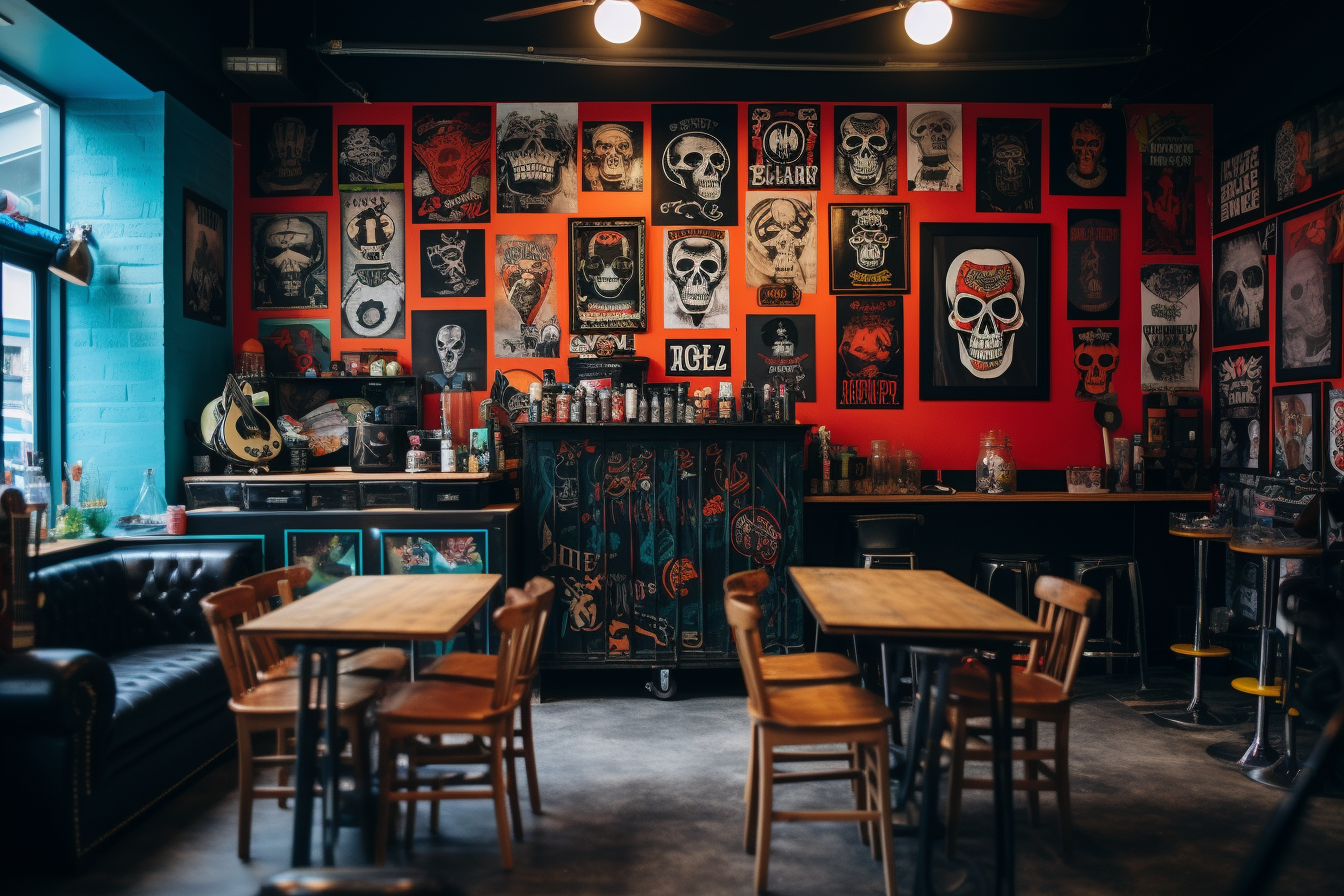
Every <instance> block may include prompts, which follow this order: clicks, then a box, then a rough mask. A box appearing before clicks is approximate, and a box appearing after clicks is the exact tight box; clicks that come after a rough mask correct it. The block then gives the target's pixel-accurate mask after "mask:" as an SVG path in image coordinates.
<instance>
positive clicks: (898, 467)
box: [891, 448, 921, 495]
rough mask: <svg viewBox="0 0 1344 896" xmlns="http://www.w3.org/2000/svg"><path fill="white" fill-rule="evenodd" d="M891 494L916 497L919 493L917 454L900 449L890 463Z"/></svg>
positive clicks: (916, 452) (906, 449) (907, 449)
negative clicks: (891, 468)
mask: <svg viewBox="0 0 1344 896" xmlns="http://www.w3.org/2000/svg"><path fill="white" fill-rule="evenodd" d="M892 467H893V470H892V476H891V479H892V492H891V493H892V494H896V495H917V494H919V491H920V485H921V482H920V470H919V452H918V451H911V450H910V449H909V448H902V449H900V450H898V451H897V452H896V457H895V458H894V459H893V461H892Z"/></svg>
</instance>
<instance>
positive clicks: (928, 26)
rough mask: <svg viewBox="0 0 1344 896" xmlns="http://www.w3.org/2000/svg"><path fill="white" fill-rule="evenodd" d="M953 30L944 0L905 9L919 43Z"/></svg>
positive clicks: (908, 29) (909, 30) (908, 25)
mask: <svg viewBox="0 0 1344 896" xmlns="http://www.w3.org/2000/svg"><path fill="white" fill-rule="evenodd" d="M607 2H611V0H607ZM598 30H601V29H598ZM951 30H952V10H951V8H950V7H948V5H947V4H946V3H944V2H943V0H920V2H919V3H916V4H915V5H914V6H912V7H910V8H909V9H908V10H906V11H905V33H906V34H908V35H910V39H911V40H913V41H914V42H915V43H917V44H936V43H938V41H940V40H942V39H943V38H945V37H947V32H949V31H951Z"/></svg>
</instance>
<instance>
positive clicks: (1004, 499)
mask: <svg viewBox="0 0 1344 896" xmlns="http://www.w3.org/2000/svg"><path fill="white" fill-rule="evenodd" d="M1209 500H1210V495H1209V493H1208V492H1118V493H1117V492H1100V493H1092V494H1073V493H1071V492H1017V493H1015V494H1011V495H982V494H980V493H979V492H957V493H956V494H955V495H807V496H806V497H805V498H803V501H804V503H807V504H972V503H991V502H993V503H1001V504H1034V503H1086V502H1089V501H1101V502H1105V503H1119V504H1139V503H1155V502H1161V501H1168V502H1171V501H1188V502H1191V503H1195V502H1198V503H1203V504H1208V503H1209Z"/></svg>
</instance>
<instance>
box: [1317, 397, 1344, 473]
mask: <svg viewBox="0 0 1344 896" xmlns="http://www.w3.org/2000/svg"><path fill="white" fill-rule="evenodd" d="M1325 403H1326V409H1327V411H1326V417H1327V419H1328V421H1329V427H1328V428H1327V429H1326V430H1325V432H1326V436H1325V439H1326V441H1325V444H1324V446H1323V448H1322V453H1323V455H1324V456H1323V459H1322V464H1321V465H1322V466H1323V467H1324V468H1325V470H1326V481H1327V482H1330V483H1332V484H1336V485H1337V484H1339V482H1341V481H1344V389H1330V390H1329V391H1328V392H1327V393H1326V401H1325Z"/></svg>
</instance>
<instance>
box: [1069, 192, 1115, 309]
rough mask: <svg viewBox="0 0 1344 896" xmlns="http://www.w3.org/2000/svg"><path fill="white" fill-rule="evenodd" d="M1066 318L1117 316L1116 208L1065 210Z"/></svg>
mask: <svg viewBox="0 0 1344 896" xmlns="http://www.w3.org/2000/svg"><path fill="white" fill-rule="evenodd" d="M1068 249H1069V262H1068V278H1069V279H1068V285H1067V288H1066V289H1065V291H1064V295H1065V296H1066V297H1067V299H1068V303H1069V306H1068V319H1069V320H1119V319H1120V210H1119V209H1109V208H1107V209H1102V208H1087V209H1082V208H1071V209H1069V240H1068Z"/></svg>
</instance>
